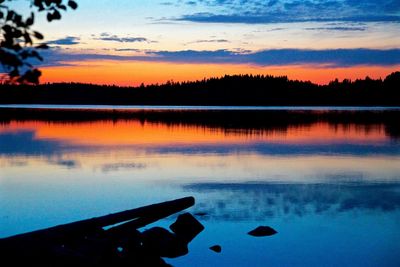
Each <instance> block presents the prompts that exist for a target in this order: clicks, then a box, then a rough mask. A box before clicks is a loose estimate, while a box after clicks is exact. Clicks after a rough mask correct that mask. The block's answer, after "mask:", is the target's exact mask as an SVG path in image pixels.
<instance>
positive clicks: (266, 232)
mask: <svg viewBox="0 0 400 267" xmlns="http://www.w3.org/2000/svg"><path fill="white" fill-rule="evenodd" d="M276 233H278V232H277V231H275V229H273V228H271V227H269V226H259V227H257V228H256V229H254V230H251V231H250V232H248V234H249V235H251V236H257V237H260V236H271V235H274V234H276Z"/></svg>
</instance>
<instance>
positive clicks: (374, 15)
mask: <svg viewBox="0 0 400 267" xmlns="http://www.w3.org/2000/svg"><path fill="white" fill-rule="evenodd" d="M27 2H28V3H27ZM77 2H78V4H79V8H78V9H77V10H76V11H69V12H66V13H65V14H63V18H62V20H61V21H56V22H52V23H47V21H46V20H45V18H44V15H42V16H39V18H38V19H37V21H36V24H35V29H38V30H40V31H41V32H42V33H43V34H44V35H45V36H46V41H47V42H48V43H49V44H50V45H51V47H52V49H51V50H49V51H46V52H44V53H43V56H44V57H45V59H46V60H45V63H44V64H43V65H42V66H41V70H42V71H43V77H42V81H43V82H63V81H65V82H69V81H77V82H91V83H100V84H118V85H138V84H140V83H142V82H144V83H145V84H149V83H162V82H166V81H167V80H174V81H183V80H195V79H202V78H204V77H212V76H221V75H224V74H245V73H253V74H272V75H287V76H289V78H293V79H301V80H311V81H314V82H317V83H327V82H328V81H330V80H333V79H334V78H339V79H343V78H350V79H355V78H364V77H365V76H366V75H368V76H370V77H373V78H379V77H382V78H384V77H385V76H386V75H387V74H389V73H391V72H393V71H396V70H399V69H400V27H399V26H400V25H399V23H400V2H399V1H398V0H383V1H378V0H366V1H358V0H314V1H300V0H265V1H263V0H197V1H187V0H185V1H184V0H174V1H172V0H170V1H169V0H118V1H113V0H96V1H93V0H78V1H77ZM14 5H16V8H17V10H18V11H20V12H24V11H27V10H28V7H29V1H25V0H20V1H16V3H15V4H14Z"/></svg>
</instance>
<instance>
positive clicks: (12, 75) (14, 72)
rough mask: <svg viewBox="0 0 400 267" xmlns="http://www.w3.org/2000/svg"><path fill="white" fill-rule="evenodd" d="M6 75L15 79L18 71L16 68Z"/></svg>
mask: <svg viewBox="0 0 400 267" xmlns="http://www.w3.org/2000/svg"><path fill="white" fill-rule="evenodd" d="M8 75H10V77H17V76H19V71H18V69H17V68H15V69H13V70H12V71H10V73H9V74H8Z"/></svg>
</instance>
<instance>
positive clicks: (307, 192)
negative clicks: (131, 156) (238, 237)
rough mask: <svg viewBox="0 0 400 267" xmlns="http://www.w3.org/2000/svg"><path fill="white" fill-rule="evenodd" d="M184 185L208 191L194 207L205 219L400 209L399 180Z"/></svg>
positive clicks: (190, 188) (261, 218)
mask: <svg viewBox="0 0 400 267" xmlns="http://www.w3.org/2000/svg"><path fill="white" fill-rule="evenodd" d="M348 176H349V175H348ZM183 189H184V190H187V191H192V192H195V193H201V194H206V195H207V197H206V198H201V197H200V198H198V200H199V201H198V202H199V204H198V205H197V207H198V208H197V209H198V210H196V211H194V212H195V213H196V212H206V213H207V216H205V219H207V218H212V219H216V220H219V219H222V220H233V221H242V220H265V219H266V218H272V217H290V216H299V217H303V216H306V215H311V214H317V215H323V214H329V215H332V216H335V215H338V214H339V213H342V212H358V211H362V212H391V211H394V210H398V209H400V184H399V183H385V184H376V183H369V182H347V183H324V184H304V183H299V184H297V183H292V184H277V183H193V184H187V185H184V186H183Z"/></svg>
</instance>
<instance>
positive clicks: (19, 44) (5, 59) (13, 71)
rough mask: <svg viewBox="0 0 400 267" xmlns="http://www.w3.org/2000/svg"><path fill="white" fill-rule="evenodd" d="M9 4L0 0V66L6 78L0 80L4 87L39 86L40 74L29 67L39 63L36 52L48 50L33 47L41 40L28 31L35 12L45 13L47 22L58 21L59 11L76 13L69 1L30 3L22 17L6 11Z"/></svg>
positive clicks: (39, 46) (34, 33)
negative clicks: (18, 85) (28, 10)
mask: <svg viewBox="0 0 400 267" xmlns="http://www.w3.org/2000/svg"><path fill="white" fill-rule="evenodd" d="M12 1H13V0H0V27H1V28H0V31H1V34H0V64H1V65H2V67H3V70H4V71H5V72H6V73H7V74H4V73H3V74H2V73H1V72H0V79H1V80H3V81H4V82H8V83H28V84H37V83H39V77H40V75H41V72H40V70H38V69H37V68H35V67H34V66H33V65H32V61H33V60H39V61H42V60H43V58H42V57H41V56H40V54H39V52H38V51H40V50H42V49H46V48H48V47H47V45H45V44H39V45H34V40H43V38H44V36H43V35H42V34H41V33H40V32H37V31H34V30H32V29H31V26H33V24H34V23H35V12H34V10H36V11H37V12H46V13H47V21H49V22H51V21H53V20H59V19H61V11H62V10H64V11H66V10H67V8H68V7H69V8H70V9H76V8H77V7H78V5H77V3H76V2H75V1H73V0H31V1H30V2H31V5H30V7H31V9H32V10H33V11H32V12H31V13H30V16H29V17H27V18H24V17H23V15H21V14H19V13H18V12H17V11H15V10H13V9H12V8H11V7H10V2H12Z"/></svg>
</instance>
